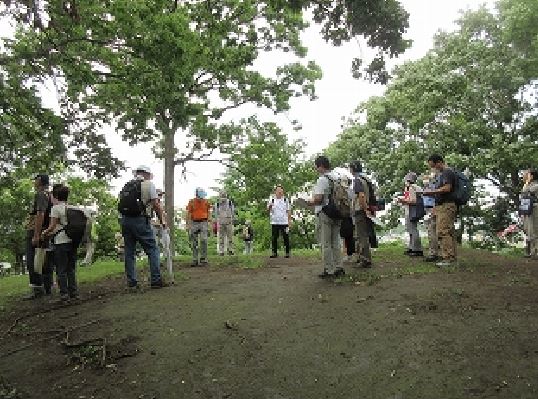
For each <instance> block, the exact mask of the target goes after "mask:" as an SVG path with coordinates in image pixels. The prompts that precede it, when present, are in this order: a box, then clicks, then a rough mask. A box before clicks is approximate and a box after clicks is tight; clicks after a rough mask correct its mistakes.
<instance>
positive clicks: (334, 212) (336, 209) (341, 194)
mask: <svg viewBox="0 0 538 399" xmlns="http://www.w3.org/2000/svg"><path fill="white" fill-rule="evenodd" d="M325 177H326V178H327V179H328V180H329V187H330V194H329V203H328V204H327V205H325V206H324V207H323V208H321V210H322V211H323V213H325V214H326V215H327V216H328V217H329V218H331V219H334V220H340V219H344V218H348V217H351V200H350V199H349V195H348V189H347V187H346V186H345V185H344V183H343V182H342V181H340V179H337V180H333V179H331V178H330V177H329V176H328V175H325Z"/></svg>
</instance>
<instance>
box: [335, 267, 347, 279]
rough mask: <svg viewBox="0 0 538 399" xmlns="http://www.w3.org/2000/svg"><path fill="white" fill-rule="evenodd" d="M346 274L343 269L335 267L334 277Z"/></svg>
mask: <svg viewBox="0 0 538 399" xmlns="http://www.w3.org/2000/svg"><path fill="white" fill-rule="evenodd" d="M345 275H346V271H345V270H344V269H336V270H335V271H334V277H344V276H345Z"/></svg>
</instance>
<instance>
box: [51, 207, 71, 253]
mask: <svg viewBox="0 0 538 399" xmlns="http://www.w3.org/2000/svg"><path fill="white" fill-rule="evenodd" d="M66 206H67V205H66V203H65V202H59V203H58V204H56V205H54V206H53V207H52V209H51V210H50V217H51V218H55V219H58V224H57V225H56V229H55V230H54V233H53V234H55V233H56V232H57V231H58V230H61V229H63V228H64V227H65V226H66V225H67V215H66V213H65V211H66V209H65V208H66ZM53 242H54V244H57V245H58V244H68V243H70V242H71V239H70V238H69V237H68V236H67V234H65V231H63V230H62V231H60V232H59V233H58V234H56V236H55V237H54V240H53Z"/></svg>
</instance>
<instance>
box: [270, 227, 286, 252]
mask: <svg viewBox="0 0 538 399" xmlns="http://www.w3.org/2000/svg"><path fill="white" fill-rule="evenodd" d="M271 228H272V229H271V235H272V238H273V243H272V244H273V245H272V249H273V254H275V255H276V254H277V252H278V251H277V250H278V235H279V234H280V233H282V237H284V247H285V248H286V254H289V253H290V235H289V234H288V232H287V230H288V225H287V224H273V225H271Z"/></svg>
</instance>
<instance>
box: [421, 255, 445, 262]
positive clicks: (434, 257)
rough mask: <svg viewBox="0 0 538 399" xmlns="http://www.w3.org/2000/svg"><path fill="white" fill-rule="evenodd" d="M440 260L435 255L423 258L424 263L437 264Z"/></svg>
mask: <svg viewBox="0 0 538 399" xmlns="http://www.w3.org/2000/svg"><path fill="white" fill-rule="evenodd" d="M440 260H441V258H440V257H439V256H436V255H429V256H427V257H425V258H424V262H439V261H440Z"/></svg>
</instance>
